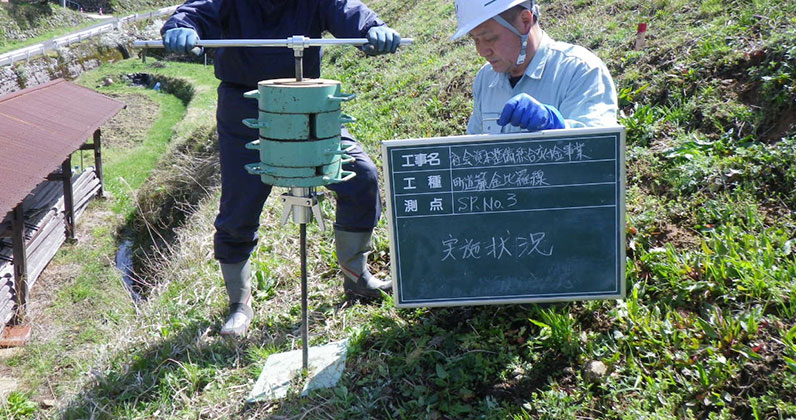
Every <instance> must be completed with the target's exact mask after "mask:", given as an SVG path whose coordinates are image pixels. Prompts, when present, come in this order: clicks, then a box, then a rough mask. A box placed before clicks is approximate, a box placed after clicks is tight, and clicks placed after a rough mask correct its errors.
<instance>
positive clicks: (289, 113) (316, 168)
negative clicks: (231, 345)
mask: <svg viewBox="0 0 796 420" xmlns="http://www.w3.org/2000/svg"><path fill="white" fill-rule="evenodd" d="M412 43H413V40H412V39H402V40H401V44H400V45H411V44H412ZM365 44H368V40H367V39H366V38H349V39H342V38H339V39H338V38H334V39H310V38H307V37H304V36H301V35H296V36H292V37H290V38H287V39H224V40H199V41H198V42H197V43H196V48H194V50H193V52H194V53H198V54H200V53H201V48H227V47H283V48H292V49H293V51H294V57H295V60H296V78H295V80H293V79H273V80H263V81H260V82H259V83H258V84H257V90H252V91H249V92H246V93H245V94H244V97H247V98H253V99H257V101H258V111H259V115H258V118H247V119H245V120H243V122H242V123H243V124H244V125H246V126H247V127H249V128H253V129H257V130H258V131H259V139H257V140H254V141H252V142H250V143H248V144H246V148H247V149H252V150H259V151H260V162H256V163H251V164H248V165H246V170H247V171H248V172H249V173H250V174H252V175H259V176H260V179H261V180H262V181H263V182H264V183H266V184H269V185H275V186H280V187H287V188H289V189H290V191H289V193H286V194H283V195H282V196H281V200H282V203H283V205H284V209H283V213H282V224H286V223H287V220H288V218H289V216H290V214H291V213H292V214H293V222H294V223H298V224H299V226H300V235H301V244H300V246H301V322H302V325H301V338H302V341H303V351H302V356H303V366H302V367H303V368H304V369H305V370H306V369H307V368H308V359H309V356H308V347H309V340H308V332H307V223H310V222H311V221H312V218H313V215H314V216H315V219H317V220H318V224H319V227H320V228H321V230H325V224H324V222H323V217H322V213H321V208H320V203H321V201H322V199H323V193H318V192H316V190H315V188H316V187H319V186H324V185H328V184H332V183H337V182H345V181H347V180H349V179H351V178H353V177H354V175H355V174H354V172H349V171H344V170H342V165H343V164H344V163H349V162H352V161H353V158H351V157H350V156H348V155H347V154H346V152H347V151H348V149H342V148H341V144H340V133H341V128H340V127H341V124H344V123H348V122H353V121H355V119H354V118H352V117H350V116H348V115H345V114H343V113H341V109H340V108H341V107H340V105H341V103H342V102H345V101H348V100H351V99H354V97H355V95H354V94H344V93H340V82H339V81H336V80H327V79H306V80H305V79H304V71H303V57H304V50H305V49H306V48H309V47H321V46H332V45H353V46H362V45H365ZM133 46H135V47H143V48H163V42H162V41H161V40H151V41H135V42H134V43H133Z"/></svg>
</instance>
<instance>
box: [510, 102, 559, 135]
mask: <svg viewBox="0 0 796 420" xmlns="http://www.w3.org/2000/svg"><path fill="white" fill-rule="evenodd" d="M497 123H498V124H500V125H506V124H509V123H511V125H515V126H517V127H520V128H522V129H525V130H530V131H537V130H550V129H555V128H565V127H566V125H564V117H563V116H561V113H560V112H558V110H557V109H556V108H555V107H553V106H550V105H544V104H543V103H541V102H539V101H537V100H536V99H535V98H534V97H533V96H531V95H528V94H527V93H520V94H519V95H517V96H515V97H513V98H511V99H509V100H508V102H506V105H505V106H503V112H501V113H500V118H499V119H498V122H497Z"/></svg>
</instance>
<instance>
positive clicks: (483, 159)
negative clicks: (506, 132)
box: [450, 142, 590, 168]
mask: <svg viewBox="0 0 796 420" xmlns="http://www.w3.org/2000/svg"><path fill="white" fill-rule="evenodd" d="M583 146H584V143H574V142H573V143H567V144H564V145H562V146H559V145H552V146H549V145H538V146H535V147H534V146H516V147H515V146H506V147H493V148H483V149H467V148H465V149H464V150H461V151H454V150H453V149H451V151H450V159H451V166H452V167H454V168H456V167H462V166H471V167H472V166H499V165H522V164H528V163H544V162H575V161H581V160H589V159H590V158H589V157H588V156H586V155H585V154H583Z"/></svg>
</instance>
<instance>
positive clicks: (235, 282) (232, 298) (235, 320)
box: [221, 260, 254, 336]
mask: <svg viewBox="0 0 796 420" xmlns="http://www.w3.org/2000/svg"><path fill="white" fill-rule="evenodd" d="M221 275H222V276H224V285H225V286H226V287H227V296H229V316H227V320H226V321H225V322H224V326H223V327H221V335H226V336H243V335H245V334H246V330H247V329H248V328H249V324H250V323H251V322H252V318H253V317H254V311H252V306H251V299H252V293H251V268H250V267H249V260H245V261H241V262H239V263H236V264H221Z"/></svg>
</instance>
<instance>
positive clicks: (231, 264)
mask: <svg viewBox="0 0 796 420" xmlns="http://www.w3.org/2000/svg"><path fill="white" fill-rule="evenodd" d="M324 31H329V32H330V33H331V34H332V35H334V36H335V37H339V38H367V40H368V44H366V45H364V46H362V47H361V48H362V50H363V51H364V52H365V53H366V54H368V55H378V54H385V53H394V52H395V51H396V50H397V48H398V46H399V44H400V42H401V37H400V35H398V33H397V32H395V31H394V30H392V29H390V28H389V27H387V26H386V25H385V24H384V22H382V21H381V20H380V19H379V18H378V17H377V16H376V13H374V12H373V11H372V10H370V9H369V8H368V7H367V6H365V5H364V4H362V3H361V2H360V1H359V0H189V1H187V2H185V3H184V4H183V5H181V6H180V7H178V8H177V10H176V11H175V12H174V15H173V16H172V17H171V18H170V19H169V20H168V21H167V22H166V23H165V24H164V25H163V28H162V29H161V34H162V35H163V45H164V46H165V47H166V49H167V50H168V51H171V52H177V53H183V54H186V53H188V52H190V51H191V50H192V49H193V48H194V47H195V46H196V43H197V41H198V40H199V39H286V38H289V37H291V36H294V35H303V36H306V37H309V38H321V36H322V34H323V32H324ZM303 63H304V75H306V76H307V77H311V78H318V77H320V73H321V50H320V48H319V47H311V48H308V49H306V50H305V51H304V59H303ZM294 71H295V60H294V56H293V50H292V49H290V48H233V47H227V48H219V49H218V50H217V51H216V55H215V75H216V77H217V78H218V79H219V80H220V81H221V83H220V85H219V87H218V109H217V111H216V121H217V125H218V140H219V147H220V153H221V205H220V209H219V212H218V215H217V217H216V221H215V228H216V233H215V237H214V252H215V258H216V259H217V260H218V261H219V263H220V264H221V273H222V275H223V277H224V284H225V286H226V289H227V294H228V295H229V316H228V317H227V320H226V322H225V323H224V325H223V327H222V328H221V334H222V335H235V336H240V335H244V334H245V333H246V330H247V328H248V326H249V323H250V322H251V319H252V317H253V311H252V307H251V280H250V277H251V270H250V268H249V256H250V255H251V252H252V250H253V249H254V247H255V245H256V244H257V229H258V225H259V219H260V213H261V212H262V208H263V205H264V204H265V200H266V198H268V195H269V194H270V192H271V186H270V185H266V184H263V183H262V182H261V181H260V177H258V176H254V175H250V174H248V173H247V172H246V170H245V169H244V165H246V164H248V163H253V162H257V161H259V160H260V157H259V153H258V152H257V151H256V150H248V149H246V148H245V147H244V146H245V144H246V143H248V142H250V141H252V140H253V139H256V138H257V137H258V131H257V130H256V129H251V128H247V127H245V126H244V125H243V123H242V122H241V121H242V120H243V119H245V118H256V117H257V100H256V99H245V98H244V97H243V94H244V93H245V92H247V91H250V90H254V89H257V83H258V82H259V81H261V80H267V79H277V78H290V77H295V74H294ZM341 143H342V147H343V148H345V147H348V146H350V145H354V149H353V150H351V151H348V154H349V155H350V156H352V157H353V158H355V161H354V162H353V163H349V164H346V165H345V166H344V167H343V169H344V170H347V171H353V172H355V173H356V176H355V177H354V178H353V179H351V180H349V181H346V182H342V183H339V184H331V185H329V186H327V188H329V189H330V190H332V191H334V192H335V193H336V195H337V215H336V221H335V225H334V228H335V244H336V249H337V258H338V261H339V263H340V268H341V269H342V271H343V273H344V277H345V278H344V282H343V285H344V289H345V292H346V294H348V295H357V296H365V297H378V296H381V293H382V291H388V290H390V288H391V287H392V284H391V282H390V281H384V280H380V279H377V278H375V277H373V276H372V275H371V274H370V271H369V270H368V266H367V256H368V254H369V253H370V251H371V249H372V246H371V237H372V233H373V228H374V227H375V226H376V223H377V222H378V220H379V217H380V215H381V198H380V197H379V188H378V184H377V181H378V172H377V169H376V166H375V165H374V164H373V162H372V161H371V160H370V158H369V157H368V156H367V154H365V152H364V151H363V150H362V147H361V146H360V144H359V143H358V142H357V141H356V140H355V139H353V138H352V137H351V135H350V134H349V133H348V131H347V130H346V129H345V128H343V129H342V136H341Z"/></svg>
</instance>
